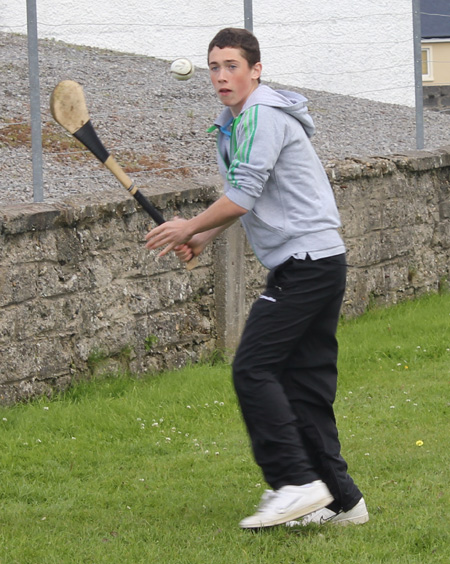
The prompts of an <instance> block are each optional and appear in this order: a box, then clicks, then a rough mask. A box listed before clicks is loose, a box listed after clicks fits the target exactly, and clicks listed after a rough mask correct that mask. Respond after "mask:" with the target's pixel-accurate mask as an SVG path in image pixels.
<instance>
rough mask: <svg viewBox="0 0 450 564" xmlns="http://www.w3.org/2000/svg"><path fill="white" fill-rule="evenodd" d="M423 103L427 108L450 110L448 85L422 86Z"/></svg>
mask: <svg viewBox="0 0 450 564" xmlns="http://www.w3.org/2000/svg"><path fill="white" fill-rule="evenodd" d="M423 105H424V107H425V108H428V109H429V110H437V111H441V112H442V111H444V112H449V111H450V85H442V86H424V87H423Z"/></svg>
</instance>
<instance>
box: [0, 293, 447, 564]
mask: <svg viewBox="0 0 450 564" xmlns="http://www.w3.org/2000/svg"><path fill="white" fill-rule="evenodd" d="M339 341H340V350H341V354H340V380H339V392H338V397H337V400H336V415H337V419H338V426H339V430H340V437H341V442H342V448H343V454H344V456H345V457H346V459H347V461H348V462H349V466H350V471H351V474H352V476H353V477H354V479H355V481H356V482H357V483H358V485H359V486H360V488H361V489H362V491H363V492H364V495H365V497H366V501H367V504H368V507H369V511H370V516H371V520H370V521H369V523H367V524H366V525H364V526H360V527H347V528H333V527H330V526H328V527H322V528H318V527H315V526H309V527H305V528H301V529H299V528H293V529H287V528H285V527H276V528H273V529H270V530H265V531H262V532H259V533H252V532H249V531H241V530H239V528H238V522H239V520H240V519H241V518H242V517H245V516H246V515H248V514H250V513H251V512H252V511H253V508H254V505H255V504H257V503H258V501H259V498H260V496H261V494H262V491H263V489H264V487H265V485H264V483H263V480H262V477H261V473H260V471H259V469H258V468H257V466H256V465H255V464H254V462H253V459H252V455H251V452H250V450H249V446H248V439H247V436H246V432H245V429H244V426H243V423H242V420H241V416H240V413H239V409H238V406H237V403H236V399H235V396H234V391H233V389H232V384H231V378H230V368H229V366H227V365H216V366H207V365H197V366H193V367H190V368H186V369H184V370H181V371H179V372H171V373H165V374H161V375H158V376H148V377H147V378H143V379H135V378H131V377H125V376H123V377H111V378H108V379H103V380H96V381H91V382H88V383H80V384H78V385H76V386H75V387H74V388H73V389H71V390H70V391H69V392H67V393H66V394H64V395H63V396H61V397H58V398H54V399H52V400H51V401H50V400H47V399H41V400H39V401H35V402H33V403H31V404H28V405H18V406H15V407H12V408H3V409H0V437H1V449H0V472H1V486H0V507H1V511H0V562H1V564H16V563H17V564H34V563H36V564H37V563H45V564H53V563H55V564H56V563H58V564H61V563H64V564H65V563H67V564H69V563H70V564H77V563H93V564H103V563H109V564H115V563H117V564H119V563H123V562H126V563H128V562H130V563H133V564H134V563H136V564H140V563H142V564H144V563H145V564H149V563H155V564H156V563H158V564H221V563H226V564H247V563H248V564H272V563H277V564H290V563H302V562H305V563H309V562H310V563H314V564H322V563H324V564H325V563H326V564H328V563H331V562H336V563H344V562H345V563H349V562H358V564H365V563H374V564H379V563H389V564H391V563H394V562H395V563H396V564H397V563H401V564H415V563H417V564H419V563H420V564H423V563H434V562H442V563H444V562H445V563H447V562H448V560H449V556H448V555H449V554H450V539H449V532H448V523H449V522H450V509H449V508H450V494H449V486H448V484H449V483H450V470H449V468H450V455H449V448H448V445H449V442H448V429H449V413H450V394H449V385H450V296H449V295H442V296H437V295H436V296H428V297H425V298H422V299H420V300H418V301H415V302H411V303H405V304H401V305H399V306H396V307H393V308H389V309H383V310H375V311H371V312H369V313H368V314H366V315H364V316H362V317H360V318H358V319H355V320H352V321H347V322H343V323H342V324H341V325H340V328H339Z"/></svg>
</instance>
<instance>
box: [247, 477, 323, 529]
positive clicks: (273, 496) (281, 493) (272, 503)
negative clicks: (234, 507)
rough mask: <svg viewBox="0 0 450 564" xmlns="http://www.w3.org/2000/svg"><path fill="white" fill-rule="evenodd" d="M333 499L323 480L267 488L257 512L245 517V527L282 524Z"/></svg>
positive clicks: (321, 506) (252, 527) (255, 527)
mask: <svg viewBox="0 0 450 564" xmlns="http://www.w3.org/2000/svg"><path fill="white" fill-rule="evenodd" d="M332 501H333V496H332V495H331V493H330V491H329V490H328V488H327V486H326V485H325V484H324V483H323V482H322V480H316V481H315V482H312V483H311V484H306V485H304V486H283V487H282V488H280V489H279V490H276V491H272V490H266V491H265V492H264V494H263V496H262V498H261V503H260V504H259V507H258V509H257V510H256V513H255V514H254V515H252V516H251V517H246V518H245V519H243V520H242V521H241V522H240V523H239V526H240V527H242V528H243V529H259V528H262V527H272V526H274V525H282V524H283V523H287V522H288V521H292V520H293V519H298V518H299V517H302V516H303V515H307V514H308V513H311V512H312V511H316V510H317V509H321V508H323V507H325V506H326V505H328V504H330V503H331V502H332Z"/></svg>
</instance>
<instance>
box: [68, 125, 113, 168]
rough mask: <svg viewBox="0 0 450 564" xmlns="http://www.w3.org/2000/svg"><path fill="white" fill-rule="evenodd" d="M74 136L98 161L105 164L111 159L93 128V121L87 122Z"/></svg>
mask: <svg viewBox="0 0 450 564" xmlns="http://www.w3.org/2000/svg"><path fill="white" fill-rule="evenodd" d="M73 136H74V137H75V138H76V139H78V141H80V142H81V143H83V145H84V146H85V147H86V148H87V149H89V151H91V153H92V154H93V155H95V156H96V157H97V159H98V160H99V161H100V162H102V163H104V162H105V161H106V159H107V158H108V157H109V153H108V151H107V150H106V149H105V147H104V145H103V143H102V142H101V141H100V139H99V138H98V135H97V133H96V131H95V129H94V128H93V126H92V123H91V120H89V121H87V122H86V123H85V124H84V125H83V126H82V127H80V129H78V131H75V133H74V134H73Z"/></svg>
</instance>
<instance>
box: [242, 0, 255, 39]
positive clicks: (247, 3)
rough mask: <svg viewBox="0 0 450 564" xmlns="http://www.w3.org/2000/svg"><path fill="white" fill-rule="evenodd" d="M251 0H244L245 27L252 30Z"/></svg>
mask: <svg viewBox="0 0 450 564" xmlns="http://www.w3.org/2000/svg"><path fill="white" fill-rule="evenodd" d="M252 2H253V0H244V22H245V29H246V30H248V31H252V32H253V4H252Z"/></svg>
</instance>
